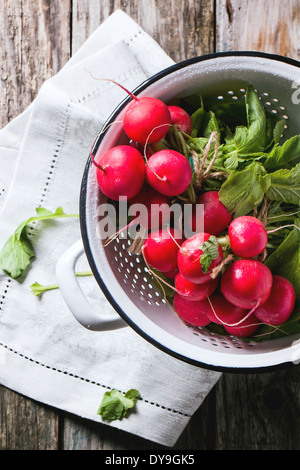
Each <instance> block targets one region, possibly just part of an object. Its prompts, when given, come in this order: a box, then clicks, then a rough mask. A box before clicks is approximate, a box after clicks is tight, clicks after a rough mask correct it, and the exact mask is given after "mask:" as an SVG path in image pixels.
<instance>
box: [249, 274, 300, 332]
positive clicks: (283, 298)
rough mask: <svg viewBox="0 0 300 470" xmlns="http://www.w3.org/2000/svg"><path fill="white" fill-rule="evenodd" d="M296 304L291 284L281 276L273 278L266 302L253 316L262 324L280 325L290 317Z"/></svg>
mask: <svg viewBox="0 0 300 470" xmlns="http://www.w3.org/2000/svg"><path fill="white" fill-rule="evenodd" d="M295 302H296V294H295V289H294V286H293V285H292V283H291V282H290V281H289V280H288V279H285V278H284V277H282V276H273V286H272V290H271V294H270V296H269V298H268V300H267V301H266V302H265V303H264V304H263V305H261V306H260V307H258V308H257V309H256V310H255V312H254V314H255V316H256V317H257V318H258V319H259V320H260V321H261V322H263V323H267V324H268V325H280V324H281V323H284V322H286V321H287V320H288V318H289V317H290V316H291V314H292V312H293V310H294V306H295Z"/></svg>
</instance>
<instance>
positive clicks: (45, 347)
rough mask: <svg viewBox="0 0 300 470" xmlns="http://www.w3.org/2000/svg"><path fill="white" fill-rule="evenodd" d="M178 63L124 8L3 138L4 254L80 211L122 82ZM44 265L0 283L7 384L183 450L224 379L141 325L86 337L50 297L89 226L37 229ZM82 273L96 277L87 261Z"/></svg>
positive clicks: (95, 292)
mask: <svg viewBox="0 0 300 470" xmlns="http://www.w3.org/2000/svg"><path fill="white" fill-rule="evenodd" d="M172 63H173V62H172V60H171V59H170V58H169V57H168V56H167V55H166V54H165V53H164V51H163V50H162V49H161V48H160V47H159V45H158V44H157V43H156V42H155V41H154V40H153V39H152V38H151V37H149V36H148V35H147V34H146V33H145V32H144V31H143V30H142V29H141V28H140V27H139V26H138V25H137V24H136V23H135V22H134V21H133V20H132V19H131V18H129V17H128V16H127V15H126V14H125V13H123V12H122V11H120V10H117V11H116V12H115V13H114V14H113V15H111V16H110V17H109V18H108V19H107V20H106V21H105V22H104V23H103V24H102V25H100V26H99V28H98V29H97V30H96V31H95V32H94V33H93V34H92V36H91V37H90V38H89V39H88V40H87V41H86V43H85V44H84V45H83V47H82V48H81V49H80V50H79V51H78V52H77V53H76V54H75V55H74V56H73V57H72V58H71V59H70V61H69V62H68V64H67V65H66V66H65V67H63V69H62V70H61V71H60V72H59V73H58V74H57V75H56V76H54V77H53V78H51V79H49V80H48V81H46V82H45V83H44V85H43V86H42V88H41V90H40V92H39V94H38V96H37V98H36V99H35V100H34V102H33V103H32V104H31V105H30V106H29V108H28V109H27V110H26V111H25V112H24V113H22V114H21V115H20V116H19V117H17V118H16V119H14V120H13V121H12V122H11V123H9V124H8V125H7V126H6V127H5V128H4V129H2V130H1V131H0V168H1V172H0V226H1V233H0V245H1V247H2V246H3V245H4V243H5V241H6V240H7V239H8V237H9V236H10V235H11V234H12V233H13V232H14V230H15V229H16V227H17V226H18V225H19V223H20V222H21V221H23V220H25V219H27V218H28V217H31V216H32V215H34V213H35V208H36V207H38V206H40V207H46V208H47V209H49V210H55V209H56V208H57V207H59V206H61V207H63V209H64V211H65V212H69V213H74V212H78V205H79V204H78V201H79V191H80V185H81V178H82V175H83V171H84V167H85V164H86V161H87V158H88V155H89V150H90V145H91V142H92V141H93V139H94V137H95V135H96V134H97V133H98V132H99V129H100V128H101V125H102V124H103V122H104V121H105V120H106V118H107V117H108V116H109V115H110V113H111V112H112V111H113V109H114V108H115V106H116V105H117V104H118V103H119V102H120V101H121V100H123V99H124V92H123V91H122V90H121V89H120V88H119V87H117V86H114V85H113V84H111V83H108V82H104V81H96V80H94V79H93V78H92V76H91V74H90V73H89V72H91V73H92V74H93V75H94V76H96V77H99V78H100V77H105V78H108V77H109V78H111V79H113V80H116V81H118V82H120V83H122V84H123V85H124V86H126V87H127V88H129V89H134V88H135V87H136V86H137V85H138V84H140V83H141V82H143V81H144V80H145V79H146V78H148V77H149V76H150V75H153V74H154V73H156V72H158V71H160V70H161V69H163V68H165V67H167V66H169V65H171V64H172ZM30 237H31V240H32V243H33V245H34V248H35V252H36V258H35V259H34V261H33V262H32V265H31V266H30V269H29V270H28V272H26V276H25V275H24V276H23V277H21V279H19V280H13V279H11V278H9V276H7V275H6V274H5V273H2V272H1V275H0V298H1V301H0V383H1V384H2V385H4V386H7V387H9V388H11V389H12V390H15V391H17V392H19V393H21V394H24V395H26V396H28V397H30V398H32V399H35V400H37V401H39V402H41V403H45V404H47V405H51V406H53V407H56V408H58V409H62V410H65V411H68V412H70V413H73V414H75V415H79V416H81V417H84V418H87V419H91V420H93V421H98V422H99V423H103V425H110V426H113V427H115V428H119V429H122V430H125V431H127V432H130V433H133V434H135V435H138V436H141V437H143V438H146V439H149V440H151V441H154V442H157V443H160V444H162V445H165V446H174V444H175V443H176V441H177V439H178V437H179V436H180V434H181V433H182V431H183V429H184V428H185V426H186V425H187V423H188V421H189V419H190V417H191V416H192V415H193V413H194V412H195V411H196V410H197V408H198V407H199V406H200V405H201V403H202V401H203V399H204V398H205V396H206V395H207V394H208V393H209V391H210V390H211V388H212V387H213V386H214V385H215V383H216V382H217V380H218V379H219V377H220V374H219V373H217V372H213V371H208V370H204V369H200V368H197V367H194V366H191V365H188V364H186V363H184V362H182V361H179V360H177V359H175V358H173V357H170V356H169V355H167V354H165V353H164V352H162V351H160V350H158V349H157V348H155V347H154V346H152V345H150V344H148V343H147V342H146V341H145V340H144V339H142V338H141V337H140V336H139V335H137V334H136V333H135V332H134V331H133V330H132V329H131V328H130V327H125V328H123V329H120V330H116V331H108V332H98V333H96V332H91V331H88V330H86V329H84V328H83V327H82V326H81V325H80V324H79V323H78V322H77V321H76V320H75V319H74V317H73V315H72V313H71V312H70V311H69V310H68V308H67V307H66V305H65V303H64V301H63V299H62V296H61V294H60V291H59V290H53V291H51V292H46V293H45V294H44V295H43V296H42V297H41V298H39V297H35V296H34V295H33V294H32V293H31V292H30V285H31V284H33V283H34V282H35V281H37V282H39V283H41V284H52V283H53V282H55V266H56V263H57V261H58V259H59V258H60V256H61V255H62V254H63V253H64V252H65V251H66V250H67V248H69V247H70V246H71V245H72V244H73V243H74V242H75V241H77V240H78V239H79V238H80V229H79V222H78V219H76V218H74V219H61V220H56V221H52V222H51V223H50V222H48V223H43V225H39V224H38V225H37V226H36V227H33V228H32V230H31V234H30ZM80 264H81V267H84V268H85V269H89V268H88V265H87V261H86V259H85V258H83V259H81V260H80ZM80 283H81V286H82V289H83V290H84V292H85V293H86V295H87V297H88V298H89V300H90V301H91V303H92V304H94V305H95V308H99V307H100V306H101V309H102V310H105V309H107V310H110V309H111V308H112V307H111V306H110V304H109V303H108V302H107V300H106V299H105V297H104V295H103V294H102V292H101V291H100V288H99V286H98V285H97V284H96V282H95V280H94V278H93V277H88V278H82V279H81V280H80ZM112 388H116V389H118V390H121V391H123V392H126V391H127V390H128V389H131V388H135V389H137V390H139V392H140V396H141V398H140V400H138V402H137V405H136V409H135V412H134V413H132V414H130V415H129V417H128V418H124V419H123V420H116V421H112V422H110V423H109V424H107V422H104V421H103V420H102V417H101V416H99V415H98V414H97V410H98V407H99V404H100V402H101V399H102V396H103V393H104V392H105V391H107V390H111V389H112Z"/></svg>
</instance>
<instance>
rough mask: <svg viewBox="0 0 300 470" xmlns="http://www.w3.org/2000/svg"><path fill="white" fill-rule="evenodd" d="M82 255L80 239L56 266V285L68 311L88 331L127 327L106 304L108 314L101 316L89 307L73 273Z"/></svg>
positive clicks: (82, 249)
mask: <svg viewBox="0 0 300 470" xmlns="http://www.w3.org/2000/svg"><path fill="white" fill-rule="evenodd" d="M83 253H84V248H83V244H82V240H81V239H80V240H78V241H77V242H76V243H74V245H72V246H71V247H70V248H69V249H68V250H67V251H66V252H65V253H64V254H63V255H62V256H61V258H60V259H59V260H58V263H57V265H56V279H57V283H58V286H59V288H60V291H61V294H62V296H63V298H64V300H65V302H66V304H67V306H68V307H69V309H70V311H71V312H72V314H73V315H74V317H75V318H76V319H77V321H78V322H79V323H80V324H81V325H83V326H84V327H85V328H87V329H89V330H94V331H106V330H115V329H117V328H121V327H124V326H127V323H125V321H124V320H123V319H121V317H120V316H119V315H118V314H117V313H116V312H114V311H113V309H112V307H110V305H109V304H108V302H107V305H108V309H109V312H107V313H104V314H102V315H101V314H100V313H98V312H95V311H94V309H93V308H92V307H91V305H90V303H89V302H88V299H87V298H86V296H85V294H84V293H83V291H82V289H81V287H80V285H79V282H78V279H77V276H76V272H75V267H76V262H77V260H78V259H79V258H80V256H82V255H83Z"/></svg>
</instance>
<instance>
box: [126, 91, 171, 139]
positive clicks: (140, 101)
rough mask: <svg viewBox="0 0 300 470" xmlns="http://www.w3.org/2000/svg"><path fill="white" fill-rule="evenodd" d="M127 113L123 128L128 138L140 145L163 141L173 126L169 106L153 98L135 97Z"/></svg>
mask: <svg viewBox="0 0 300 470" xmlns="http://www.w3.org/2000/svg"><path fill="white" fill-rule="evenodd" d="M134 98H135V99H134V101H132V102H131V103H130V104H129V105H128V108H127V110H126V112H125V115H124V119H123V127H124V131H125V133H126V134H127V136H128V137H129V138H130V139H132V140H134V141H135V142H138V143H140V144H145V143H146V142H147V143H149V144H151V143H153V142H158V141H159V140H161V139H162V138H163V137H164V136H165V135H166V133H167V132H168V130H169V128H170V125H171V115H170V111H169V109H168V106H167V105H166V104H165V103H164V102H163V101H161V100H159V99H157V98H151V97H142V98H137V97H134Z"/></svg>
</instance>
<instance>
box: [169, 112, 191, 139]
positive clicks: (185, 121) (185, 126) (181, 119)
mask: <svg viewBox="0 0 300 470" xmlns="http://www.w3.org/2000/svg"><path fill="white" fill-rule="evenodd" d="M168 108H169V111H170V114H171V124H173V125H176V126H177V129H178V130H179V131H180V132H184V133H185V134H190V133H191V132H192V130H193V121H192V118H191V116H190V115H189V114H188V113H187V112H186V111H185V110H184V109H183V108H180V106H168Z"/></svg>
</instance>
